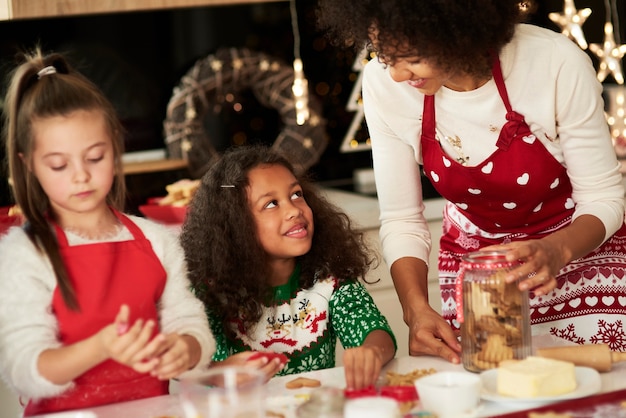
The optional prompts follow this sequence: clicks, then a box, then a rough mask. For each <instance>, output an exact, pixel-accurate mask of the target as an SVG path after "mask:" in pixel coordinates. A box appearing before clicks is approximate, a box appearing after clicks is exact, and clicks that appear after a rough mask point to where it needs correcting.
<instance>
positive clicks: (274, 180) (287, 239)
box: [247, 164, 313, 261]
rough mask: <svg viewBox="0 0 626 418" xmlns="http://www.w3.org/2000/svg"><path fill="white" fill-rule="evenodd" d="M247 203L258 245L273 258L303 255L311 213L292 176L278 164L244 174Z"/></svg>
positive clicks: (309, 237)
mask: <svg viewBox="0 0 626 418" xmlns="http://www.w3.org/2000/svg"><path fill="white" fill-rule="evenodd" d="M248 181H249V183H250V185H249V187H248V189H247V194H248V204H249V207H250V211H251V212H252V216H253V218H254V220H255V223H256V229H257V236H258V239H259V242H260V243H261V246H262V247H263V248H264V249H265V251H266V253H267V254H268V256H269V258H270V259H271V260H273V261H279V260H289V261H293V259H294V257H297V256H301V255H303V254H306V253H307V252H308V251H309V250H310V249H311V242H312V240H313V212H312V211H311V208H310V207H309V205H307V203H306V201H305V200H304V196H303V195H302V188H301V187H300V184H299V183H298V181H297V180H296V178H295V177H294V175H293V174H292V173H291V172H290V171H289V170H288V169H287V168H285V167H283V166H282V165H279V164H276V165H262V166H259V167H256V168H254V169H252V170H250V172H249V173H248Z"/></svg>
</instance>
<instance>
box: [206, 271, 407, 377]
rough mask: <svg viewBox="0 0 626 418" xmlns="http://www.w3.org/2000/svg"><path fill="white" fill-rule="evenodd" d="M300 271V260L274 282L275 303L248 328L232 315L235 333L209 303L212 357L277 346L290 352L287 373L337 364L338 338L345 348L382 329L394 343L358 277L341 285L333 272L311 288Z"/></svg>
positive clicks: (358, 344)
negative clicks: (301, 283)
mask: <svg viewBox="0 0 626 418" xmlns="http://www.w3.org/2000/svg"><path fill="white" fill-rule="evenodd" d="M299 277H300V268H299V266H298V267H296V269H295V271H294V272H293V273H292V275H291V277H290V278H289V282H288V283H287V284H284V285H281V286H276V287H275V288H274V298H273V303H272V304H271V306H266V307H265V309H264V311H263V315H262V316H261V319H260V320H259V322H258V323H257V326H256V327H255V328H254V329H253V330H250V331H249V332H248V333H244V332H243V330H242V329H241V327H240V326H238V324H237V323H235V322H234V321H233V322H232V323H227V324H226V326H227V327H230V329H231V330H232V331H233V333H234V337H230V336H229V337H227V336H226V335H225V334H224V331H223V328H222V324H221V323H219V321H218V320H217V319H216V318H215V316H213V315H212V314H211V312H210V310H209V309H208V310H207V314H208V317H209V323H210V325H211V331H213V335H214V336H215V340H216V344H217V350H216V352H215V354H214V355H213V361H221V360H224V359H226V358H227V357H229V356H230V355H232V354H235V353H239V352H242V351H250V350H253V351H273V352H276V353H283V354H285V355H286V356H287V357H288V358H289V362H288V363H287V365H286V366H285V368H283V370H281V371H280V373H279V375H286V374H292V373H301V372H305V371H311V370H319V369H325V368H329V367H334V366H335V345H336V342H337V338H339V341H340V342H341V345H342V346H343V347H344V348H351V347H358V346H360V345H361V344H363V341H365V338H366V337H367V335H368V334H369V333H370V332H372V331H374V330H377V329H381V330H384V331H386V332H387V333H388V334H389V335H390V336H391V338H392V339H393V341H394V346H395V345H396V341H395V337H394V335H393V332H392V331H391V327H390V326H389V323H388V322H387V319H386V318H385V317H384V316H383V314H382V313H381V312H380V311H379V310H378V307H377V306H376V304H375V303H374V300H373V299H372V297H371V295H370V294H369V293H368V291H367V289H366V288H365V286H363V284H361V283H360V282H358V281H356V280H354V281H349V282H344V283H342V284H341V285H340V284H339V283H338V281H337V279H336V278H335V277H332V276H329V277H327V278H325V279H321V280H317V281H316V283H315V284H314V285H313V287H311V288H309V289H300V288H299V286H298V282H299Z"/></svg>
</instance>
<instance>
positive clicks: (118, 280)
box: [25, 212, 169, 416]
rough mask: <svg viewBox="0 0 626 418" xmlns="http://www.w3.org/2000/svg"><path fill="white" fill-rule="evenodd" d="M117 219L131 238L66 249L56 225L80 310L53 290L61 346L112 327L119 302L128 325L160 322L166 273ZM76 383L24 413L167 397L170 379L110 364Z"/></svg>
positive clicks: (139, 237)
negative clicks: (127, 312) (127, 311)
mask: <svg viewBox="0 0 626 418" xmlns="http://www.w3.org/2000/svg"><path fill="white" fill-rule="evenodd" d="M116 216H117V217H118V218H119V219H120V221H121V222H122V223H123V224H124V225H125V226H126V227H127V228H128V230H129V231H130V232H131V233H132V235H133V237H134V240H132V241H121V242H103V243H96V244H86V245H76V246H69V245H68V242H67V238H66V236H65V233H64V232H63V230H62V229H61V228H59V227H58V226H56V225H55V229H56V233H57V239H58V242H59V247H60V249H61V256H62V257H63V261H64V262H65V266H66V268H67V271H68V274H69V277H70V280H71V281H72V285H73V286H74V289H75V292H76V298H77V300H78V303H79V306H80V312H75V311H72V310H70V309H68V308H67V306H66V305H65V303H64V301H63V298H62V296H61V293H60V291H59V289H58V288H57V289H55V291H54V294H53V298H52V309H53V311H54V314H55V315H56V317H57V320H58V323H59V338H60V340H61V342H62V343H63V344H64V345H69V344H72V343H75V342H77V341H80V340H83V339H85V338H87V337H90V336H92V335H93V334H95V333H97V332H98V331H100V330H101V329H102V328H103V327H105V326H107V325H109V324H111V323H112V322H113V321H114V320H115V317H116V315H117V313H118V311H119V309H120V306H121V305H122V304H127V305H128V306H129V307H130V322H129V323H130V324H132V323H134V322H135V321H136V320H137V319H139V318H141V319H143V320H148V319H152V320H154V321H156V322H157V323H158V319H159V318H158V309H157V305H158V303H159V299H160V297H161V294H162V293H163V289H164V287H165V280H166V272H165V270H164V268H163V266H162V265H161V262H160V260H159V259H158V258H157V256H156V254H155V253H154V251H153V250H152V246H151V245H150V242H149V241H148V240H147V239H146V237H145V236H144V235H143V233H142V232H141V230H140V229H139V227H137V225H135V224H134V223H133V222H132V221H131V220H130V219H128V217H126V216H124V215H122V214H120V213H117V212H116ZM156 332H157V331H155V333H156ZM74 383H75V386H74V387H73V388H72V389H70V390H68V391H67V392H65V393H63V394H62V395H60V396H58V397H54V398H46V399H41V400H34V401H31V402H30V403H29V404H28V405H27V406H26V409H25V415H26V416H29V415H37V414H43V413H49V412H55V411H62V410H67V409H78V408H87V407H92V406H97V405H103V404H108V403H113V402H121V401H129V400H133V399H140V398H147V397H150V396H158V395H163V394H166V393H168V385H169V383H168V381H160V380H158V379H156V378H154V377H151V376H150V375H149V374H140V373H137V372H135V371H134V370H133V369H131V368H130V367H127V366H125V365H122V364H120V363H117V362H116V361H114V360H107V361H105V362H103V363H101V364H99V365H97V366H96V367H94V368H92V369H91V370H89V371H88V372H86V373H84V374H83V375H81V376H80V377H78V378H76V380H75V381H74Z"/></svg>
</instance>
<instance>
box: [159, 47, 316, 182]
mask: <svg viewBox="0 0 626 418" xmlns="http://www.w3.org/2000/svg"><path fill="white" fill-rule="evenodd" d="M293 80H294V70H293V67H291V66H288V65H286V64H284V63H283V62H281V61H280V60H278V59H276V58H272V57H270V56H269V55H267V54H264V53H262V52H255V51H252V50H249V49H236V48H224V49H218V50H217V51H216V52H215V53H214V54H211V55H209V56H207V57H205V58H203V59H200V60H198V61H197V62H196V63H195V64H194V65H193V66H192V67H191V69H189V71H188V72H187V73H186V74H185V75H184V76H183V77H182V78H181V80H180V83H179V84H178V85H177V86H176V87H175V88H174V91H173V94H172V97H171V98H170V101H169V103H168V105H167V112H166V118H165V121H164V122H163V128H164V133H165V143H166V146H167V151H168V154H169V156H170V158H185V159H187V161H188V163H189V169H190V171H191V174H192V175H193V176H194V177H201V176H202V174H204V172H206V170H207V169H208V168H209V167H210V166H211V164H212V163H213V162H214V160H215V158H217V157H218V156H219V151H218V150H217V149H216V147H215V144H214V143H213V141H212V140H211V138H210V137H209V134H208V132H207V129H205V127H204V118H205V117H206V116H207V114H208V113H209V112H210V111H211V112H213V113H215V114H218V113H220V111H221V109H222V105H223V104H224V103H225V101H226V98H227V97H229V95H230V96H232V95H236V94H237V93H240V92H242V91H244V90H246V89H250V90H251V91H252V92H253V94H254V97H255V98H256V99H257V100H258V101H259V103H260V104H262V105H263V106H265V107H268V108H273V109H276V110H277V111H278V113H279V115H280V118H281V122H282V125H283V128H282V130H281V132H280V133H279V134H278V137H277V138H276V139H275V140H274V142H273V145H272V148H275V149H278V150H279V151H281V152H282V153H283V154H285V155H287V156H288V157H289V158H290V160H291V161H292V163H293V164H294V166H295V168H296V169H298V170H300V171H306V170H307V169H308V168H310V167H311V166H312V165H313V164H315V163H316V162H317V161H318V160H319V158H320V156H321V154H322V152H323V151H324V149H325V148H326V145H327V144H328V136H327V134H326V130H325V121H324V119H323V118H322V117H321V112H320V111H319V109H320V107H321V106H320V105H319V103H318V102H317V101H316V99H315V97H313V96H309V107H310V109H309V112H310V116H309V118H308V120H306V121H305V123H304V124H302V125H298V124H297V123H296V110H295V102H294V97H293V93H292V90H291V86H292V84H293Z"/></svg>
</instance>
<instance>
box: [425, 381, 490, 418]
mask: <svg viewBox="0 0 626 418" xmlns="http://www.w3.org/2000/svg"><path fill="white" fill-rule="evenodd" d="M481 387H482V382H481V379H480V376H479V375H477V374H472V373H470V372H438V373H435V374H431V375H428V376H424V377H421V378H419V379H417V380H416V381H415V388H416V389H417V395H418V396H419V399H420V402H421V405H422V409H424V410H426V411H429V412H431V413H434V414H437V416H438V417H439V418H459V417H466V416H473V415H474V414H475V411H476V408H477V407H478V404H479V403H480V391H481Z"/></svg>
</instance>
